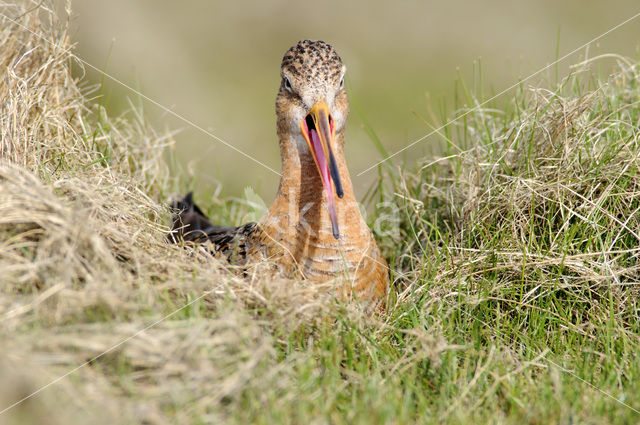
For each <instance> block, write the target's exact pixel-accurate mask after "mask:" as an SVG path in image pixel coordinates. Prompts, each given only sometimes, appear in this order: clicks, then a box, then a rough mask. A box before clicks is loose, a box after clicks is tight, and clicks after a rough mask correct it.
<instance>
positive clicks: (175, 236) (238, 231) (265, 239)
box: [171, 40, 390, 306]
mask: <svg viewBox="0 0 640 425" xmlns="http://www.w3.org/2000/svg"><path fill="white" fill-rule="evenodd" d="M345 72H346V66H345V65H344V64H343V62H342V59H341V57H340V56H339V55H338V53H337V52H336V50H335V49H334V48H333V47H332V46H331V45H330V44H328V43H326V42H324V41H320V40H302V41H299V42H298V43H296V44H295V45H293V46H292V47H291V48H289V49H288V50H287V51H286V53H285V54H284V57H283V59H282V64H281V67H280V77H281V79H280V86H279V88H278V94H277V96H276V117H277V119H276V127H277V135H278V139H279V147H280V154H281V161H282V173H281V178H280V183H279V185H278V191H277V193H276V196H275V200H274V201H273V203H272V204H271V206H270V207H269V208H268V209H267V211H266V213H265V214H264V215H263V216H262V218H261V219H260V220H258V222H257V223H248V224H244V225H242V226H239V227H224V226H218V225H215V224H213V223H212V222H211V221H210V220H209V218H208V217H206V215H205V214H204V213H203V212H202V210H201V209H200V208H199V207H198V206H197V205H196V204H195V203H194V201H193V194H192V193H189V194H187V195H186V196H184V197H183V198H181V199H179V200H177V201H175V202H174V203H173V205H172V208H173V211H174V215H173V217H172V227H171V239H172V240H173V241H174V242H175V241H187V242H192V243H203V242H207V241H208V242H210V245H212V246H213V247H214V249H215V250H216V251H218V252H221V253H223V254H225V255H226V257H227V259H228V260H229V261H232V262H235V263H240V264H247V263H250V262H253V261H260V260H262V259H265V258H269V259H271V261H273V262H274V263H275V264H276V265H277V267H278V269H279V271H280V272H281V273H282V274H283V275H285V276H288V277H292V278H300V279H303V280H307V281H310V282H317V283H324V282H328V281H331V280H336V281H337V282H339V284H338V288H340V289H339V293H340V295H341V296H343V297H346V298H348V299H349V300H354V299H356V300H360V301H361V302H366V303H370V304H375V305H377V306H384V303H385V302H386V297H387V295H388V293H389V287H390V279H389V267H388V264H387V262H386V260H385V258H384V257H383V255H382V254H381V251H380V249H379V247H378V244H377V243H376V240H375V238H374V236H373V233H372V232H371V230H370V229H369V227H368V226H367V224H366V222H365V220H364V218H363V217H362V214H361V212H360V208H359V204H358V202H357V200H356V197H355V194H354V191H353V185H352V182H351V179H350V177H349V171H348V168H347V163H346V160H345V155H344V143H345V140H344V139H345V128H346V121H347V117H348V115H349V100H348V97H347V92H346V88H345Z"/></svg>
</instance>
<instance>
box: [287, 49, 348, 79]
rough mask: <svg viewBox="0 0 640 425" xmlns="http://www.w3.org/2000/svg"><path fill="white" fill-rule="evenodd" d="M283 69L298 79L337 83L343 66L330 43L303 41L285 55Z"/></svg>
mask: <svg viewBox="0 0 640 425" xmlns="http://www.w3.org/2000/svg"><path fill="white" fill-rule="evenodd" d="M281 69H282V70H283V71H284V70H286V71H287V72H288V73H289V74H290V75H292V76H293V77H294V78H296V79H300V80H304V81H307V82H311V81H314V80H316V81H318V80H322V81H325V82H326V81H327V79H329V80H331V82H332V83H337V82H338V80H339V79H340V76H341V73H342V69H343V64H342V59H341V58H340V55H338V52H336V51H335V49H334V48H333V47H332V46H331V45H330V44H328V43H325V42H324V41H320V40H302V41H299V42H297V43H296V44H295V45H294V46H292V47H291V48H290V49H289V50H287V52H286V53H285V54H284V57H283V58H282V65H281Z"/></svg>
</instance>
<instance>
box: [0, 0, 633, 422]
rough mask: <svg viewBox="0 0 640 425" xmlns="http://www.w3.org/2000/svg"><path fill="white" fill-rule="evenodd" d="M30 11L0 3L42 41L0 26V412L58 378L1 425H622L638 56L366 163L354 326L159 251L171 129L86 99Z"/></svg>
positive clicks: (41, 15)
mask: <svg viewBox="0 0 640 425" xmlns="http://www.w3.org/2000/svg"><path fill="white" fill-rule="evenodd" d="M46 5H48V3H45V6H46ZM28 9H29V8H28V7H27V5H16V6H14V7H9V6H5V7H4V8H3V9H2V10H3V13H7V14H10V16H20V18H19V19H18V21H19V22H20V23H21V24H22V25H24V26H26V27H27V28H29V29H31V30H32V31H35V32H36V33H38V34H42V35H44V36H45V37H46V39H47V40H52V41H55V42H56V43H58V45H59V46H60V47H59V48H54V47H53V46H52V44H50V43H48V42H46V41H43V39H41V38H38V37H37V36H34V35H33V34H32V33H31V32H29V31H27V30H25V29H24V28H22V27H20V26H17V25H15V24H13V23H11V22H9V21H7V20H6V19H5V18H0V20H1V21H2V25H1V26H0V46H2V48H0V70H2V71H1V72H2V73H1V74H0V99H2V109H1V113H0V120H1V122H0V123H1V129H2V134H1V137H2V138H1V145H0V146H1V152H2V163H1V164H0V241H1V242H0V276H1V278H0V280H1V281H2V285H0V376H2V379H1V380H0V382H1V383H0V410H2V409H5V407H8V406H11V405H12V404H13V403H15V402H17V401H19V400H21V399H23V398H24V397H26V396H28V395H29V394H31V393H32V392H34V391H36V390H38V389H40V388H42V386H44V385H47V384H49V383H51V382H53V381H54V380H56V379H57V378H59V377H61V376H63V375H64V374H66V373H68V372H70V371H73V372H72V373H70V374H69V375H68V376H66V377H64V378H63V379H60V380H57V381H55V383H53V384H52V385H51V386H49V387H46V388H45V389H43V390H42V391H40V392H38V393H37V394H36V395H35V396H33V397H31V398H29V399H27V400H25V401H24V402H22V403H20V404H17V405H16V406H15V407H13V408H11V409H10V410H8V411H6V412H4V413H1V414H0V419H1V421H0V422H2V423H9V424H14V423H15V424H18V423H19V424H26V423H34V424H35V423H44V422H46V423H52V424H56V423H66V424H73V423H144V424H168V423H185V424H187V423H188V424H199V423H232V424H233V423H242V424H244V423H256V424H262V423H264V424H271V423H338V424H340V423H344V424H357V423H363V424H370V423H436V422H437V423H513V424H521V423H544V424H548V423H599V424H600V423H616V424H617V423H637V422H638V418H639V417H640V416H639V415H640V413H639V412H638V410H640V398H639V396H638V394H640V360H638V356H636V353H637V352H638V350H639V349H640V337H639V334H640V329H639V328H640V320H639V318H640V317H639V316H640V308H639V305H638V299H639V295H640V293H639V290H638V277H639V267H640V266H639V263H638V256H639V253H640V248H638V239H639V238H640V236H639V234H640V217H639V216H638V210H640V201H639V199H640V197H639V195H640V176H639V173H638V171H639V165H640V136H639V132H640V130H639V126H640V108H639V107H638V106H639V105H640V85H639V82H640V65H639V64H638V63H636V62H632V61H629V60H628V59H625V58H617V60H618V62H619V66H618V70H617V71H616V73H615V74H614V75H612V76H609V77H604V78H602V77H598V76H596V75H595V74H594V73H592V72H591V71H590V65H591V62H587V63H583V64H579V65H577V66H576V67H574V72H573V74H572V75H570V76H568V77H566V78H565V79H564V80H562V81H561V82H560V84H558V85H557V87H555V88H554V89H553V90H549V89H543V88H530V87H520V88H519V89H518V90H517V91H516V93H515V94H514V95H513V98H512V99H511V102H509V106H508V107H506V108H501V109H496V108H492V107H491V105H487V106H486V107H484V108H480V109H474V110H472V111H471V112H470V113H469V114H468V115H465V116H464V118H463V119H461V120H460V121H459V122H456V123H455V124H451V125H449V126H447V127H446V128H444V129H443V130H442V131H441V133H440V137H441V139H442V141H443V146H444V148H443V149H444V150H443V155H442V157H429V158H422V159H420V160H419V161H417V162H416V163H411V164H404V165H403V166H402V167H397V168H389V167H388V166H387V165H384V166H383V167H382V168H381V169H380V181H379V182H378V184H376V185H375V186H374V187H373V188H372V190H371V192H370V193H369V195H368V202H369V203H370V204H371V207H372V209H373V210H374V213H373V214H372V215H371V216H370V217H369V220H370V222H371V225H372V228H374V230H375V231H376V232H377V233H378V238H379V241H380V245H381V248H382V249H383V251H384V254H385V256H386V257H387V258H389V259H390V264H391V266H392V269H393V271H392V277H393V280H394V290H393V293H392V295H391V298H392V299H391V302H390V306H389V309H388V311H386V312H385V313H383V314H376V315H373V316H371V315H367V314H365V313H364V312H363V311H362V310H361V309H360V308H359V307H358V306H357V305H344V304H341V303H340V302H339V301H337V300H336V299H334V298H333V297H332V296H331V293H328V292H327V291H326V290H324V289H323V288H318V287H314V286H309V285H307V284H305V283H304V282H295V281H285V280H282V281H269V280H266V279H265V278H264V276H263V275H262V274H261V273H260V269H259V267H256V268H254V269H252V270H250V271H249V273H248V276H246V277H241V276H238V275H237V274H236V273H234V271H233V270H232V269H229V268H228V267H225V266H224V265H221V264H220V263H218V262H217V260H216V259H214V258H211V256H209V254H208V253H207V252H206V251H200V250H184V249H181V248H179V247H175V246H172V245H168V244H167V243H166V239H165V235H166V230H167V228H166V225H167V224H168V219H169V217H168V211H167V208H166V204H167V198H168V196H169V194H170V193H172V192H175V191H176V190H177V189H178V188H181V187H183V185H184V184H185V183H184V182H181V181H180V180H179V177H169V176H170V175H171V174H172V172H171V171H170V169H171V167H169V166H168V165H167V162H166V158H167V155H168V154H170V151H171V149H172V143H173V141H172V138H171V135H170V134H160V133H157V132H155V131H154V129H153V128H150V127H149V126H148V125H147V124H146V123H145V122H144V116H143V115H142V114H141V113H140V112H139V111H138V110H137V109H135V108H132V110H131V112H130V113H129V114H127V115H125V116H121V117H110V116H108V113H107V112H106V111H105V110H104V109H100V108H99V107H95V106H93V105H94V104H95V103H96V101H97V99H95V97H96V96H97V94H98V93H99V88H94V87H87V86H86V85H85V83H83V82H82V80H78V79H76V78H74V77H73V76H72V73H71V69H72V67H76V66H78V64H77V63H76V62H74V61H73V60H72V59H69V51H70V50H71V48H72V46H71V45H70V44H69V37H68V34H67V33H66V31H67V29H66V26H65V25H64V22H62V23H61V22H60V21H58V20H57V19H56V18H55V15H54V14H53V13H52V12H49V11H48V9H46V8H44V9H36V10H32V11H30V12H27V11H28ZM24 12H27V13H24ZM63 21H64V20H63ZM475 93H481V91H480V90H478V89H475V90H473V91H470V90H468V89H467V88H465V87H464V86H462V85H460V86H459V90H457V94H458V98H457V99H456V102H457V103H456V104H457V110H456V111H455V112H454V116H456V115H457V116H461V115H462V114H465V113H467V112H468V111H469V108H470V107H473V106H474V105H477V104H479V103H481V102H482V101H483V98H482V97H479V96H477V95H476V94H475ZM449 118H451V117H449ZM446 120H447V117H443V121H446ZM433 127H439V125H438V124H435V123H434V124H433ZM371 131H373V130H372V129H371ZM372 134H375V133H372ZM174 174H175V173H174ZM208 207H209V209H210V213H211V214H212V215H213V216H214V217H216V218H225V219H233V220H235V219H239V218H240V217H241V216H242V215H244V214H247V213H248V212H249V206H248V205H247V204H246V203H242V202H239V201H233V200H230V201H223V202H219V203H218V204H215V205H209V206H208ZM390 214H393V217H394V218H395V221H393V220H389V215H390ZM141 330H143V331H142V332H141ZM102 353H104V354H102ZM81 365H82V367H80V368H78V369H77V370H76V368H77V367H78V366H81Z"/></svg>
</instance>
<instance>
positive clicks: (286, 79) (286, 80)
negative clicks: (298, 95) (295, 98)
mask: <svg viewBox="0 0 640 425" xmlns="http://www.w3.org/2000/svg"><path fill="white" fill-rule="evenodd" d="M283 80H284V88H285V89H287V90H289V91H290V92H293V87H291V80H289V77H284V78H283Z"/></svg>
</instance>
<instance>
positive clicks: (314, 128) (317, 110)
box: [300, 101, 344, 239]
mask: <svg viewBox="0 0 640 425" xmlns="http://www.w3.org/2000/svg"><path fill="white" fill-rule="evenodd" d="M300 129H301V131H302V135H303V136H304V138H305V140H306V141H307V144H308V145H309V150H310V151H311V153H312V155H313V159H314V161H315V163H316V166H317V167H318V172H319V173H320V178H321V179H322V185H323V186H324V189H325V191H326V192H327V206H328V208H329V217H330V218H331V230H332V231H333V237H334V238H336V239H339V238H340V230H339V229H338V218H337V215H336V206H335V202H334V198H333V188H332V187H331V181H332V179H333V183H334V185H335V188H336V195H338V198H342V196H343V194H344V193H343V190H342V183H341V181H340V173H339V172H338V165H337V164H336V159H335V157H334V155H333V151H332V145H333V142H334V140H335V126H334V123H333V118H331V113H330V112H329V106H328V105H327V104H326V103H325V102H323V101H320V102H318V103H316V104H315V105H313V107H312V108H311V110H310V111H309V113H308V114H307V116H306V117H305V119H304V120H302V122H301V123H300Z"/></svg>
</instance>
